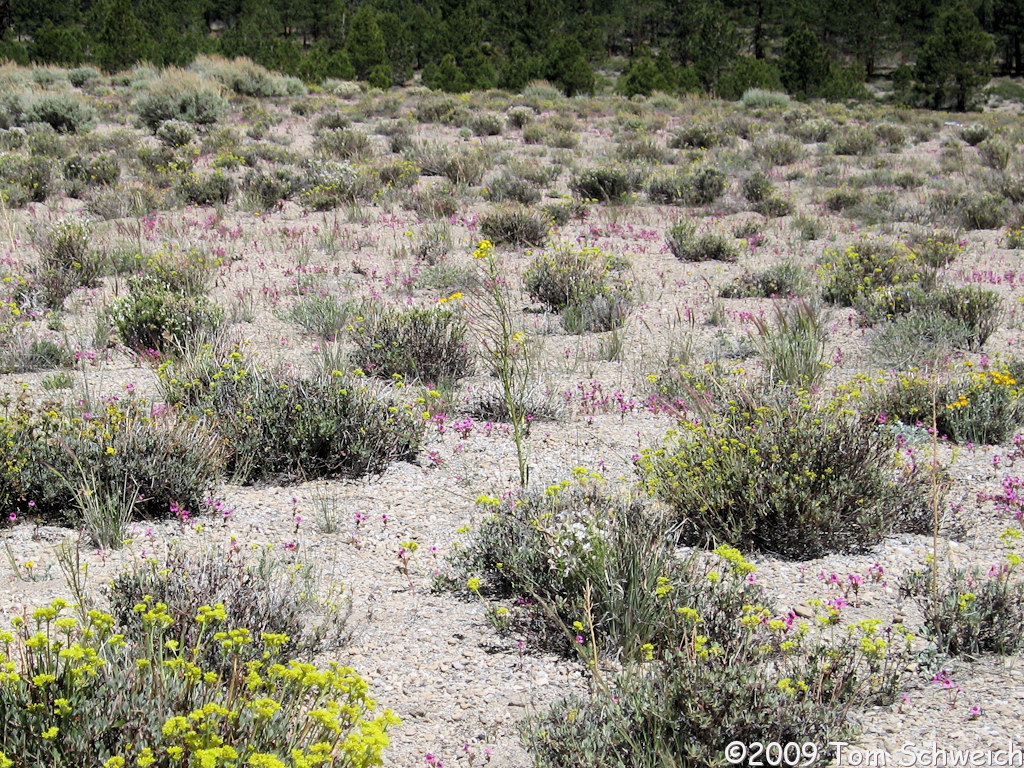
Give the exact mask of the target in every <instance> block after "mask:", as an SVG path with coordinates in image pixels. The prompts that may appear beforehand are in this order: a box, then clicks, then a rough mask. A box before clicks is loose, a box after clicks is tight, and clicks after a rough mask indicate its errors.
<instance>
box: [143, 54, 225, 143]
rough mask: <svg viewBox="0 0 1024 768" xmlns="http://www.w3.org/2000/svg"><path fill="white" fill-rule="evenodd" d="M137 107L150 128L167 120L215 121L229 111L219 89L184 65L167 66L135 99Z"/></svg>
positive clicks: (201, 123)
mask: <svg viewBox="0 0 1024 768" xmlns="http://www.w3.org/2000/svg"><path fill="white" fill-rule="evenodd" d="M135 109H136V111H137V112H138V113H139V118H140V119H141V120H142V123H143V125H145V126H146V127H147V128H149V130H151V131H154V132H155V131H156V130H157V129H158V128H159V127H160V125H161V124H162V123H165V122H166V121H168V120H181V121H183V122H186V123H192V124H193V125H212V124H213V123H216V122H217V121H218V120H219V119H220V118H221V116H223V114H224V113H225V112H226V111H227V102H226V101H224V99H223V98H221V95H220V89H219V88H217V87H216V86H213V85H211V84H210V83H208V82H207V81H206V80H204V79H203V78H201V77H199V76H198V75H196V74H194V73H191V72H185V71H184V70H181V69H175V68H173V67H172V68H169V69H165V70H164V71H163V72H162V73H161V75H160V77H159V79H157V80H156V81H154V82H152V83H151V84H149V86H148V87H147V89H146V91H145V92H144V93H143V94H142V95H141V96H140V97H139V98H138V99H137V100H136V102H135Z"/></svg>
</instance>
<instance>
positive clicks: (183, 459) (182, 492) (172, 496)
mask: <svg viewBox="0 0 1024 768" xmlns="http://www.w3.org/2000/svg"><path fill="white" fill-rule="evenodd" d="M0 433H2V434H3V437H4V444H3V445H4V447H3V451H2V454H3V462H4V464H3V466H4V467H5V469H4V470H3V471H2V472H0V504H2V506H3V509H4V514H5V515H7V514H8V513H10V512H16V513H18V514H31V515H38V516H39V517H41V518H43V519H46V520H53V521H58V522H71V523H76V522H78V520H77V519H76V517H78V512H77V510H76V507H77V497H78V495H79V494H80V492H81V491H82V490H88V488H85V487H84V486H85V485H89V486H92V487H93V488H100V489H115V490H116V489H125V488H127V489H128V491H129V492H132V493H133V496H132V502H133V504H132V509H133V511H134V514H135V516H136V517H157V518H162V517H169V516H172V514H173V513H172V512H171V507H172V505H175V507H176V508H177V507H181V508H186V509H191V510H198V509H200V508H201V507H202V505H203V503H204V502H205V501H206V499H208V498H209V497H210V493H211V491H212V488H213V486H214V484H215V483H216V482H217V480H218V478H219V475H220V473H221V471H222V469H223V457H222V455H221V447H220V445H219V444H218V442H217V440H216V439H215V438H214V437H213V436H212V435H211V434H210V432H209V430H208V429H206V428H205V427H204V426H202V425H201V424H195V423H189V424H186V423H183V422H180V421H178V420H176V419H174V418H173V415H172V414H167V413H164V414H160V413H159V412H154V410H153V409H152V407H151V406H150V405H149V404H147V403H145V402H144V401H141V400H139V399H138V398H135V397H129V398H122V399H121V400H120V401H116V402H114V401H111V402H108V403H106V404H105V405H103V406H100V408H99V409H97V410H96V412H94V411H93V410H91V409H90V407H89V405H88V404H86V405H83V406H80V407H73V408H70V409H69V408H65V407H62V406H60V405H54V404H52V403H45V402H44V403H33V402H31V393H28V392H25V393H22V395H21V396H20V397H19V398H18V399H17V400H14V401H11V400H8V402H7V410H6V413H5V415H4V416H3V418H2V419H0ZM116 543H118V544H119V543H120V542H119V541H118V542H116Z"/></svg>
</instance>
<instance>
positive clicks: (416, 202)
mask: <svg viewBox="0 0 1024 768" xmlns="http://www.w3.org/2000/svg"><path fill="white" fill-rule="evenodd" d="M405 205H406V207H408V208H411V209H412V210H413V211H415V212H416V213H417V214H418V215H420V216H423V217H424V218H428V219H447V218H450V217H452V216H454V215H455V214H456V213H457V212H458V210H459V198H458V197H457V196H456V193H455V188H454V187H453V186H452V185H451V184H449V183H448V182H442V183H441V184H434V185H432V186H430V187H427V188H426V189H422V190H416V191H414V192H413V193H412V194H411V195H410V196H409V198H408V201H407V202H406V203H405Z"/></svg>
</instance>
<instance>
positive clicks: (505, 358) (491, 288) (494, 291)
mask: <svg viewBox="0 0 1024 768" xmlns="http://www.w3.org/2000/svg"><path fill="white" fill-rule="evenodd" d="M473 258H474V259H476V260H477V261H479V262H480V263H481V269H482V271H483V278H484V279H483V288H484V290H483V294H484V295H483V299H482V301H481V304H480V307H479V311H478V313H477V315H478V317H477V320H478V322H479V325H480V330H481V335H482V336H483V357H484V362H485V363H486V365H487V367H488V369H489V370H490V372H491V373H492V374H493V375H494V377H495V378H496V379H497V380H498V382H499V383H500V385H501V392H502V396H503V398H504V404H505V409H506V410H507V411H508V417H509V421H510V422H511V423H512V439H513V440H514V441H515V444H516V457H517V459H518V463H519V484H520V485H521V486H522V487H523V488H525V487H526V486H527V485H528V484H529V481H530V466H529V451H528V449H527V446H526V430H527V415H528V414H527V412H526V388H527V386H528V384H529V381H530V369H531V367H532V359H531V356H530V354H529V352H530V350H529V348H528V344H529V342H528V339H527V336H526V333H525V332H524V331H522V330H520V329H519V328H517V325H518V323H517V322H516V312H515V311H514V310H513V305H512V297H511V290H510V288H509V285H508V281H507V280H506V279H505V277H504V275H503V274H502V267H501V263H500V262H499V260H498V258H497V256H495V254H494V245H493V244H492V243H491V241H490V240H481V241H480V242H479V243H477V246H476V250H474V251H473Z"/></svg>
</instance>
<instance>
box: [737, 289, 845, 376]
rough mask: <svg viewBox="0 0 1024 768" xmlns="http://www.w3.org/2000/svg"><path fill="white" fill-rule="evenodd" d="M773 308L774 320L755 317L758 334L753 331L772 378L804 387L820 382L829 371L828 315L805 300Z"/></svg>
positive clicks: (766, 372) (778, 303) (752, 335)
mask: <svg viewBox="0 0 1024 768" xmlns="http://www.w3.org/2000/svg"><path fill="white" fill-rule="evenodd" d="M772 309H773V310H774V316H775V317H774V322H769V321H768V320H766V319H765V318H763V317H754V319H753V323H754V328H755V330H756V333H752V334H751V339H752V340H753V343H754V346H755V347H756V348H757V351H758V353H759V354H760V356H761V363H762V365H763V366H764V370H765V375H766V376H767V378H768V380H769V381H770V382H772V383H776V382H778V383H782V384H791V385H797V386H801V387H811V386H815V385H817V384H820V383H821V380H822V379H823V378H824V376H825V372H826V371H827V370H828V369H827V366H826V364H825V362H824V360H825V340H826V339H827V337H828V331H827V329H826V327H825V325H826V323H825V321H826V318H825V316H824V315H823V313H822V312H821V310H820V309H819V308H818V307H816V306H815V305H813V304H811V303H809V302H807V301H804V300H797V301H795V302H792V303H791V304H788V305H786V304H784V303H782V302H777V303H776V304H775V305H774V306H773V308H772Z"/></svg>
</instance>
